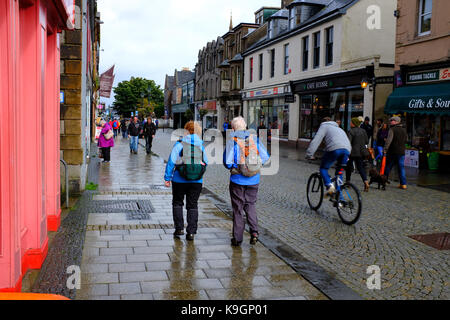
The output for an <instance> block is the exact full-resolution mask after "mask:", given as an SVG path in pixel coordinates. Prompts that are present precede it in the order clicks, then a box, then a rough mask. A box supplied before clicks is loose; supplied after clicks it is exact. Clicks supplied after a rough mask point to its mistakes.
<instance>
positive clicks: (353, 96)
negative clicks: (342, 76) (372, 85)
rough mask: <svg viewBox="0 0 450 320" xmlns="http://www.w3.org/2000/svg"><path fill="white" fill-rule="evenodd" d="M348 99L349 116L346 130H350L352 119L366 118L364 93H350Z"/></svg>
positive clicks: (359, 91)
mask: <svg viewBox="0 0 450 320" xmlns="http://www.w3.org/2000/svg"><path fill="white" fill-rule="evenodd" d="M348 99H349V101H348V116H347V125H346V128H350V122H351V120H352V118H357V117H362V116H364V91H363V90H353V91H349V95H348Z"/></svg>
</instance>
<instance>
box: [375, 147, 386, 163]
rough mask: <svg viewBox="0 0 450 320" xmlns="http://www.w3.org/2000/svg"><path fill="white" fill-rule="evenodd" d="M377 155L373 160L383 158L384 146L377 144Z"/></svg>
mask: <svg viewBox="0 0 450 320" xmlns="http://www.w3.org/2000/svg"><path fill="white" fill-rule="evenodd" d="M377 153H378V154H377V157H376V158H375V161H378V160H383V154H384V147H380V146H377Z"/></svg>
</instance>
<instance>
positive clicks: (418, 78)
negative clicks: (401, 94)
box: [407, 68, 450, 83]
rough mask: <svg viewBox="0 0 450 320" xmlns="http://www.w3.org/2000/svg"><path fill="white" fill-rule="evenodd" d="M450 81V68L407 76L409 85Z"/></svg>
mask: <svg viewBox="0 0 450 320" xmlns="http://www.w3.org/2000/svg"><path fill="white" fill-rule="evenodd" d="M443 80H450V68H446V69H441V70H431V71H424V72H418V73H410V74H408V76H407V81H408V83H417V82H430V81H443Z"/></svg>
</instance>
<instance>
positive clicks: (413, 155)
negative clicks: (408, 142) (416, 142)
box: [405, 150, 419, 168]
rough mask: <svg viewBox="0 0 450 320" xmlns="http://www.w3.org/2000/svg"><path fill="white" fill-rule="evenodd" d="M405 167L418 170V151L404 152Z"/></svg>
mask: <svg viewBox="0 0 450 320" xmlns="http://www.w3.org/2000/svg"><path fill="white" fill-rule="evenodd" d="M405 167H410V168H419V151H418V150H406V153H405Z"/></svg>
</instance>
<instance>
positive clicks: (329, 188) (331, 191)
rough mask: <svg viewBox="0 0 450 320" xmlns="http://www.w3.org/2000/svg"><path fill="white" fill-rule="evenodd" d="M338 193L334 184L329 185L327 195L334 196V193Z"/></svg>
mask: <svg viewBox="0 0 450 320" xmlns="http://www.w3.org/2000/svg"><path fill="white" fill-rule="evenodd" d="M335 193H336V188H335V187H334V185H330V186H328V187H327V194H326V195H327V196H332V195H333V194H335Z"/></svg>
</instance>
